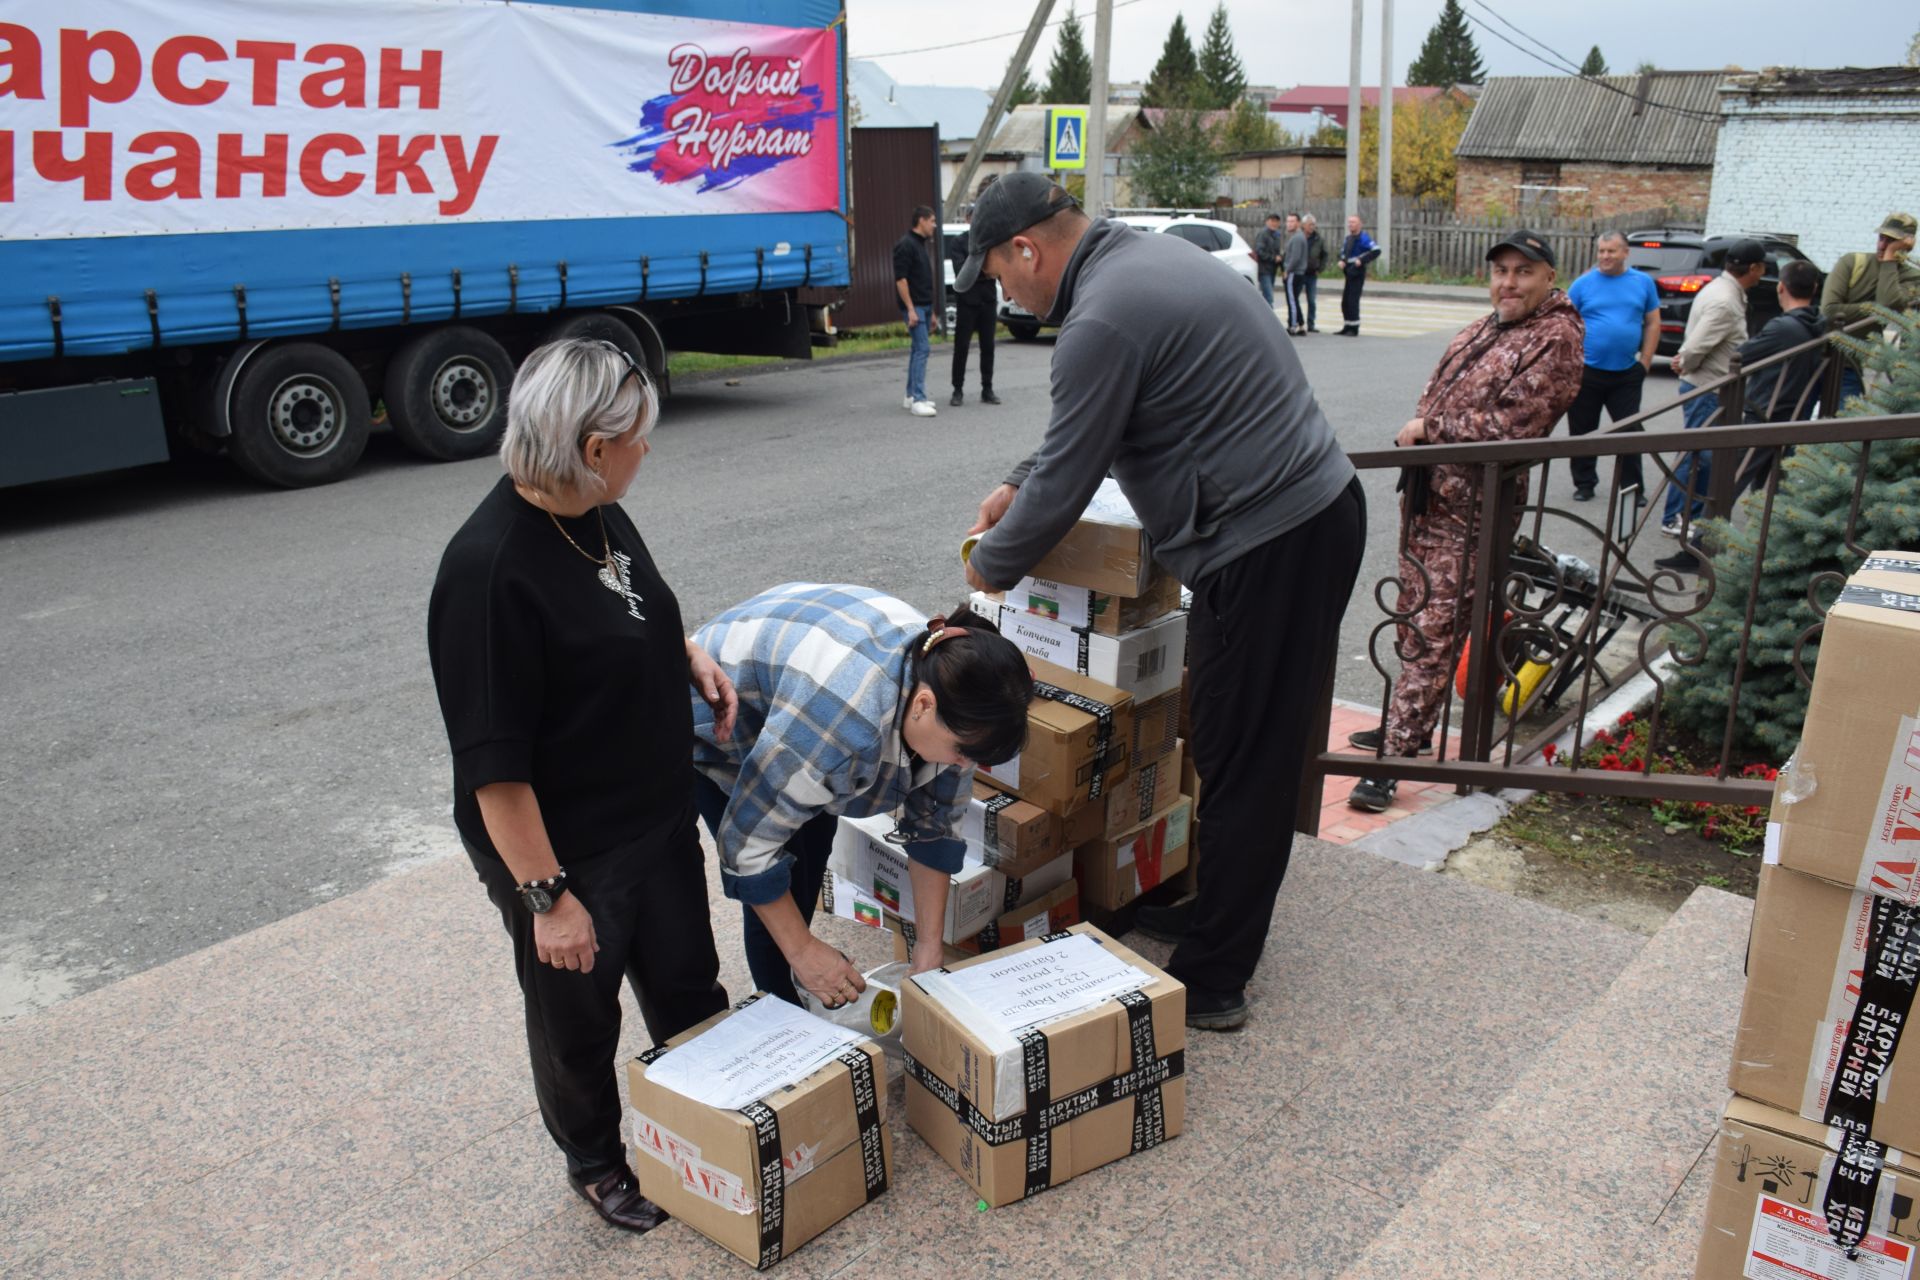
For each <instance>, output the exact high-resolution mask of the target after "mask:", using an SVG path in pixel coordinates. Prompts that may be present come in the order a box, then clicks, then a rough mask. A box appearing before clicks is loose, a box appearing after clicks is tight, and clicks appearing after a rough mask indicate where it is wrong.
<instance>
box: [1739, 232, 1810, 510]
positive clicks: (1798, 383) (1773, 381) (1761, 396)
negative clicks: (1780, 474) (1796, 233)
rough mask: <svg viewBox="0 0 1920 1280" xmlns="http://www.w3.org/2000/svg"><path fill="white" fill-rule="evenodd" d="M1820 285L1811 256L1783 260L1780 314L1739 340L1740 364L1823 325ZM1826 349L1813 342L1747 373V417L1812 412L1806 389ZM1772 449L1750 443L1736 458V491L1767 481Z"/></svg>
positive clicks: (1778, 418) (1782, 418)
mask: <svg viewBox="0 0 1920 1280" xmlns="http://www.w3.org/2000/svg"><path fill="white" fill-rule="evenodd" d="M1819 288H1820V273H1819V272H1818V271H1817V270H1815V269H1814V266H1813V264H1812V263H1811V262H1799V261H1794V262H1788V263H1785V264H1783V265H1782V266H1781V268H1780V283H1779V285H1778V286H1777V287H1776V288H1775V293H1776V294H1778V295H1779V298H1780V314H1779V315H1777V316H1775V317H1774V318H1773V319H1771V320H1769V321H1767V323H1766V326H1765V327H1764V328H1762V329H1761V330H1760V332H1758V333H1756V334H1754V335H1753V336H1752V337H1751V338H1748V339H1747V340H1746V341H1745V342H1743V343H1741V344H1740V363H1741V365H1742V366H1743V367H1744V366H1748V365H1755V364H1758V363H1760V362H1761V361H1762V360H1765V359H1766V358H1767V357H1768V356H1773V355H1778V354H1780V353H1781V352H1782V351H1791V350H1792V349H1793V348H1795V347H1798V346H1804V345H1805V344H1807V343H1809V342H1812V341H1813V340H1814V339H1815V338H1818V337H1820V336H1821V335H1822V334H1824V333H1825V332H1826V331H1827V322H1826V319H1825V317H1823V316H1822V315H1821V314H1820V310H1819V308H1818V307H1816V306H1814V294H1815V293H1816V292H1817V291H1818V290H1819ZM1828 354H1829V353H1828V351H1827V350H1826V348H1823V347H1814V348H1812V349H1810V350H1807V351H1802V352H1801V353H1800V354H1799V355H1797V356H1795V357H1793V359H1791V360H1782V361H1779V362H1778V363H1776V364H1771V365H1768V366H1767V367H1766V368H1764V369H1759V370H1756V371H1755V372H1753V373H1752V374H1750V375H1749V376H1748V377H1747V388H1746V390H1747V395H1746V404H1747V411H1746V420H1747V421H1748V422H1751V423H1760V422H1794V421H1798V420H1799V419H1802V418H1806V417H1808V416H1810V415H1811V413H1812V408H1813V406H1812V403H1811V401H1812V396H1811V395H1809V389H1810V388H1811V387H1812V384H1813V378H1814V375H1815V374H1816V373H1817V372H1819V370H1820V366H1821V362H1822V359H1823V357H1825V356H1826V355H1828ZM1774 455H1775V451H1774V450H1772V449H1749V450H1748V451H1747V454H1746V456H1745V457H1744V458H1742V459H1741V461H1740V469H1739V471H1738V472H1737V473H1736V478H1735V480H1734V491H1735V492H1736V493H1740V492H1744V491H1746V490H1748V489H1757V488H1759V487H1760V486H1761V485H1763V484H1765V483H1766V482H1767V473H1768V472H1769V471H1771V470H1772V469H1773V463H1774Z"/></svg>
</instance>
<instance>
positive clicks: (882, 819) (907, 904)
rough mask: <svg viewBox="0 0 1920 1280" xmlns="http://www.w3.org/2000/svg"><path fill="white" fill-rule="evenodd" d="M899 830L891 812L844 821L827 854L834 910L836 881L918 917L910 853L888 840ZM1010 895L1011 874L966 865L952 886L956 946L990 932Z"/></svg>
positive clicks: (948, 925) (949, 920)
mask: <svg viewBox="0 0 1920 1280" xmlns="http://www.w3.org/2000/svg"><path fill="white" fill-rule="evenodd" d="M893 827H894V821H893V818H892V817H891V816H890V815H887V814H878V815H875V816H874V817H871V818H848V817H844V816H843V817H842V818H841V819H840V824H839V826H838V827H836V828H835V829H834V833H833V850H832V852H830V853H829V854H828V855H827V868H828V875H827V876H826V877H825V878H824V879H823V880H822V881H821V885H820V892H821V901H822V904H823V905H824V906H825V907H826V909H827V910H828V911H829V912H832V913H835V914H839V913H840V911H839V908H836V906H835V904H834V902H833V900H832V898H831V896H830V895H831V894H832V892H833V888H834V885H835V883H836V882H840V883H845V884H849V885H851V886H853V887H854V888H855V889H857V890H858V891H859V893H861V894H864V895H870V897H871V899H872V900H873V901H874V902H877V903H878V904H879V906H880V907H882V908H884V909H885V910H888V911H892V912H895V913H897V914H899V915H903V916H905V917H907V918H908V919H912V918H913V917H914V903H913V876H912V873H911V871H910V870H909V865H910V864H909V860H908V858H907V851H906V849H905V847H904V846H902V845H897V844H895V843H893V842H892V841H891V840H889V839H887V836H888V834H889V833H890V832H892V830H893ZM1068 874H1072V873H1071V872H1070V871H1069V872H1068ZM1064 878H1065V877H1064V876H1063V877H1062V879H1064ZM1006 891H1007V877H1006V876H1004V875H1002V874H1001V873H1000V872H998V871H995V870H993V869H992V868H990V867H983V866H981V865H979V864H978V863H972V862H963V863H962V864H961V867H960V870H959V871H957V872H956V873H954V875H953V876H952V877H951V878H950V879H949V881H948V885H947V909H946V916H945V919H944V925H943V928H944V937H945V938H946V940H947V941H948V942H954V941H957V940H958V939H960V938H965V937H970V936H972V935H973V934H976V933H978V932H980V930H982V929H984V928H985V927H986V926H987V924H988V923H989V922H990V921H992V920H993V919H994V917H995V916H997V915H999V914H1000V912H1001V911H1002V910H1003V905H1002V904H1003V903H1004V902H1005V900H1006ZM844 905H845V904H842V906H844ZM871 923H878V921H872V922H871Z"/></svg>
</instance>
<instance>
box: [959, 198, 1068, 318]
mask: <svg viewBox="0 0 1920 1280" xmlns="http://www.w3.org/2000/svg"><path fill="white" fill-rule="evenodd" d="M1079 207H1080V202H1079V201H1078V200H1075V199H1074V198H1073V197H1072V196H1070V195H1068V194H1067V192H1066V190H1065V189H1064V188H1062V187H1061V186H1059V185H1058V184H1057V183H1055V182H1054V180H1053V179H1052V178H1049V177H1048V176H1047V175H1046V174H1044V173H1009V174H1007V175H1006V176H1004V177H1002V178H1001V179H1000V180H999V181H998V182H996V183H994V184H993V185H992V186H990V187H988V188H987V189H986V190H985V191H982V192H981V193H980V200H979V203H977V204H975V205H974V206H973V222H972V224H971V225H970V226H969V227H968V230H967V260H966V261H965V262H964V263H962V264H961V265H960V270H958V271H956V272H955V273H954V276H953V287H954V289H955V290H956V291H957V292H960V293H965V292H966V291H967V290H969V289H971V288H973V282H974V281H975V280H977V279H979V277H980V268H981V267H982V266H984V265H985V264H986V261H987V251H988V250H989V249H991V248H993V247H994V246H995V245H999V244H1005V243H1006V242H1007V241H1009V240H1011V239H1013V238H1014V237H1015V236H1017V235H1019V234H1020V233H1021V232H1022V231H1025V230H1026V229H1027V228H1028V227H1031V226H1033V225H1034V224H1035V223H1036V222H1045V221H1046V220H1047V219H1048V218H1051V217H1052V216H1053V215H1054V214H1056V213H1059V212H1060V211H1061V210H1062V209H1077V208H1079Z"/></svg>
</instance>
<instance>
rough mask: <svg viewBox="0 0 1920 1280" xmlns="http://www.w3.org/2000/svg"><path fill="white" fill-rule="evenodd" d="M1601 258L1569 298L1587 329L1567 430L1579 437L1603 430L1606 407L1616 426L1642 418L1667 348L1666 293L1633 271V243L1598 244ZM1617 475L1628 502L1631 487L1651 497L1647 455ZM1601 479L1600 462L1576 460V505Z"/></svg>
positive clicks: (1614, 235)
mask: <svg viewBox="0 0 1920 1280" xmlns="http://www.w3.org/2000/svg"><path fill="white" fill-rule="evenodd" d="M1593 256H1594V265H1593V270H1591V271H1589V272H1587V273H1586V274H1585V275H1583V276H1581V277H1580V278H1579V279H1578V280H1575V281H1574V282H1573V287H1572V288H1570V289H1568V290H1567V300H1568V301H1570V302H1572V303H1573V305H1574V309H1575V310H1577V311H1579V313H1580V319H1581V321H1582V322H1584V323H1585V324H1586V326H1587V337H1586V345H1585V360H1586V367H1585V368H1584V369H1583V370H1581V374H1580V394H1579V395H1578V396H1577V397H1575V398H1574V402H1573V407H1572V408H1570V409H1568V410H1567V430H1568V432H1569V433H1570V434H1572V435H1576V436H1584V435H1586V434H1587V433H1588V432H1590V431H1593V430H1596V429H1597V428H1598V427H1599V426H1600V410H1601V408H1602V407H1604V408H1605V409H1606V411H1607V417H1608V419H1609V420H1611V421H1613V422H1618V421H1620V420H1621V419H1622V418H1630V417H1632V416H1633V415H1634V414H1636V413H1639V412H1640V388H1641V386H1642V385H1643V384H1644V383H1645V382H1646V378H1647V370H1648V369H1649V368H1651V367H1652V365H1653V353H1654V349H1655V348H1656V347H1658V346H1659V345H1660V291H1659V290H1658V289H1656V288H1654V285H1653V277H1652V276H1649V275H1648V274H1647V273H1646V272H1644V271H1629V270H1627V238H1626V237H1625V236H1623V235H1621V234H1620V233H1619V232H1618V231H1608V232H1606V233H1605V234H1603V235H1602V236H1601V237H1600V238H1599V239H1598V240H1596V241H1594V246H1593ZM1639 429H1640V428H1639V427H1637V426H1636V427H1634V428H1633V430H1635V431H1638V430H1639ZM1615 470H1616V474H1617V475H1618V476H1619V480H1620V491H1621V495H1622V498H1623V500H1624V498H1625V494H1626V491H1627V490H1628V489H1634V490H1638V491H1639V492H1640V493H1641V494H1644V493H1645V492H1646V491H1645V489H1644V487H1643V486H1642V483H1641V476H1640V455H1639V454H1633V453H1629V454H1622V455H1621V456H1620V457H1619V459H1618V460H1617V462H1616V463H1615ZM1599 481H1600V468H1599V466H1598V464H1597V463H1596V462H1595V460H1594V459H1592V458H1575V459H1574V460H1573V500H1574V501H1575V502H1586V501H1589V500H1590V499H1591V498H1592V497H1593V491H1594V489H1595V487H1596V486H1597V485H1598V484H1599ZM1640 500H1641V499H1640V498H1639V497H1637V496H1636V498H1635V499H1634V501H1636V502H1638V501H1640Z"/></svg>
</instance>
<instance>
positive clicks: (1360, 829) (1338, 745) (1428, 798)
mask: <svg viewBox="0 0 1920 1280" xmlns="http://www.w3.org/2000/svg"><path fill="white" fill-rule="evenodd" d="M1379 724H1380V708H1378V707H1363V706H1361V705H1359V704H1358V703H1354V702H1346V701H1343V700H1341V699H1338V698H1336V699H1334V703H1333V719H1332V722H1331V725H1330V727H1329V729H1328V732H1327V747H1328V749H1329V750H1331V751H1352V750H1354V748H1353V747H1352V746H1350V745H1349V744H1348V742H1347V735H1348V734H1350V733H1357V732H1358V731H1360V730H1362V729H1374V728H1378V727H1379ZM1447 742H1448V747H1447V750H1448V754H1449V756H1451V755H1452V753H1453V751H1454V750H1455V749H1456V748H1457V747H1458V746H1459V745H1460V735H1459V734H1453V735H1451V736H1450V737H1449V738H1448V739H1447ZM1358 781H1359V779H1358V778H1351V777H1330V778H1328V779H1327V785H1326V789H1325V791H1324V792H1323V793H1322V794H1321V797H1320V838H1321V839H1322V840H1325V841H1326V842H1327V843H1329V844H1352V843H1353V842H1354V841H1355V840H1358V839H1360V838H1361V837H1363V836H1370V835H1372V834H1373V833H1374V832H1376V831H1379V830H1382V829H1383V828H1385V827H1389V826H1392V825H1393V824H1394V823H1396V822H1398V821H1400V820H1401V819H1402V818H1410V817H1412V816H1413V815H1414V814H1416V813H1424V812H1425V811H1426V810H1428V809H1431V808H1433V807H1434V806H1435V805H1441V804H1445V803H1446V802H1447V801H1449V800H1451V799H1453V797H1454V794H1455V793H1454V790H1453V788H1452V787H1449V786H1443V785H1442V784H1440V783H1437V782H1403V783H1401V784H1400V789H1399V790H1398V791H1396V792H1394V803H1393V806H1392V807H1391V808H1389V809H1388V810H1387V811H1386V812H1385V813H1367V812H1365V811H1363V810H1360V809H1355V808H1351V807H1350V806H1349V805H1348V804H1347V796H1348V795H1349V794H1350V793H1351V792H1352V791H1353V785H1354V783H1356V782H1358Z"/></svg>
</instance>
